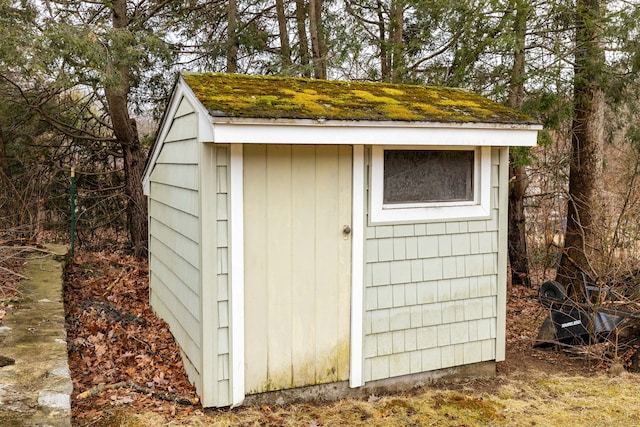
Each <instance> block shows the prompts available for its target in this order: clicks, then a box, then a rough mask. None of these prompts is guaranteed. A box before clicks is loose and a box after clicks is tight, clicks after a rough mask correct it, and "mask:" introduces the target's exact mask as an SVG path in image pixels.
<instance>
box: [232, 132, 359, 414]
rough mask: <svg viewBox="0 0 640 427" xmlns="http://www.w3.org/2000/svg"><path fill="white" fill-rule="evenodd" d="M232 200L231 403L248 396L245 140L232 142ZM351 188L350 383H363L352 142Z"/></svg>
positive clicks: (355, 168)
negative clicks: (246, 370) (246, 369)
mask: <svg viewBox="0 0 640 427" xmlns="http://www.w3.org/2000/svg"><path fill="white" fill-rule="evenodd" d="M229 147H230V149H229V156H230V159H229V160H230V161H229V187H230V203H229V217H230V218H231V219H232V220H231V224H230V236H229V238H230V239H229V240H230V241H229V244H230V252H231V257H230V268H229V273H230V276H231V277H230V283H231V289H230V299H231V307H230V309H231V313H230V315H231V322H230V337H229V340H230V343H229V344H230V346H229V347H230V348H229V349H230V354H229V357H230V361H229V363H230V378H229V379H230V385H231V407H234V406H238V405H240V404H242V402H243V400H244V398H245V370H244V363H245V344H244V336H245V324H244V318H245V313H244V299H245V295H244V178H243V177H244V161H243V149H244V144H230V145H229ZM351 157H352V177H351V180H352V192H351V230H352V231H351V283H350V286H351V295H350V296H351V302H350V305H351V316H350V333H349V337H350V338H349V340H350V342H349V352H350V353H349V386H350V387H352V388H355V387H360V386H362V385H364V376H363V373H364V372H363V364H364V358H363V344H364V333H363V332H364V329H363V321H364V221H365V219H364V216H365V212H364V208H365V204H364V190H365V186H364V183H365V173H364V171H365V168H364V164H365V163H364V145H352V156H351Z"/></svg>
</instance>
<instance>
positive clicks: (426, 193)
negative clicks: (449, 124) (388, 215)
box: [383, 150, 474, 204]
mask: <svg viewBox="0 0 640 427" xmlns="http://www.w3.org/2000/svg"><path fill="white" fill-rule="evenodd" d="M473 157H474V152H473V151H467V150H450V151H438V150H385V152H384V196H383V203H385V204H391V203H425V202H445V201H450V202H453V201H471V200H473V163H474V161H473Z"/></svg>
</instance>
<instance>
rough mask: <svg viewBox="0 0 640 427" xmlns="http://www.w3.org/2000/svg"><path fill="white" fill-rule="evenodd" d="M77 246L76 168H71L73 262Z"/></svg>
mask: <svg viewBox="0 0 640 427" xmlns="http://www.w3.org/2000/svg"><path fill="white" fill-rule="evenodd" d="M75 247H76V168H74V167H72V168H71V262H73V256H74V253H75Z"/></svg>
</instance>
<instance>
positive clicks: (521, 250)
mask: <svg viewBox="0 0 640 427" xmlns="http://www.w3.org/2000/svg"><path fill="white" fill-rule="evenodd" d="M527 1H528V0H515V5H514V7H515V11H516V16H515V22H514V36H515V49H514V54H513V68H512V70H511V82H510V84H509V99H508V103H509V106H510V107H512V108H515V109H520V108H522V104H523V102H524V81H525V52H524V49H525V37H526V33H527V18H528V14H529V5H528V4H527ZM514 160H515V159H514V156H513V154H512V153H509V217H508V219H509V232H508V240H509V245H508V254H509V264H510V266H511V283H512V284H514V285H524V286H527V287H530V286H531V279H530V277H529V258H528V254H527V235H526V221H525V215H524V196H525V193H526V190H527V185H528V183H529V181H528V178H527V173H526V170H525V168H524V166H521V165H517V164H516V163H515V161H514Z"/></svg>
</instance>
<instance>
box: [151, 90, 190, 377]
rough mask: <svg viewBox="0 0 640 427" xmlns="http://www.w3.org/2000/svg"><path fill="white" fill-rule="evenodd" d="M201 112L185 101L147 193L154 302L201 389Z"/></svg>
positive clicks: (178, 111) (175, 119)
mask: <svg viewBox="0 0 640 427" xmlns="http://www.w3.org/2000/svg"><path fill="white" fill-rule="evenodd" d="M197 129H198V126H197V114H196V112H195V111H194V109H193V107H192V106H191V104H189V102H188V101H186V100H184V99H183V100H182V101H181V103H180V105H179V107H178V109H177V111H176V114H175V115H174V117H173V119H172V122H171V125H170V129H169V131H168V132H167V136H166V137H165V139H164V141H163V145H162V151H161V152H160V154H159V156H158V159H157V161H156V164H155V166H154V169H153V171H152V173H151V175H150V193H149V281H150V302H151V305H152V307H153V309H154V310H155V312H156V313H157V314H158V315H159V316H160V317H162V318H163V319H164V320H165V321H166V322H167V323H168V324H169V326H170V328H171V332H172V333H173V335H174V337H175V338H176V341H177V342H178V343H179V344H180V347H181V348H182V351H183V353H184V355H185V356H186V357H183V360H184V363H185V368H186V370H187V373H188V375H189V377H190V379H191V380H192V381H194V382H195V383H196V385H197V386H199V385H200V384H201V381H200V375H201V371H202V313H201V306H202V304H201V280H200V277H201V274H200V268H201V261H200V251H201V233H200V223H199V219H200V218H199V217H200V176H199V173H200V169H199V164H200V145H201V144H200V143H199V142H198V141H197Z"/></svg>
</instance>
